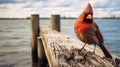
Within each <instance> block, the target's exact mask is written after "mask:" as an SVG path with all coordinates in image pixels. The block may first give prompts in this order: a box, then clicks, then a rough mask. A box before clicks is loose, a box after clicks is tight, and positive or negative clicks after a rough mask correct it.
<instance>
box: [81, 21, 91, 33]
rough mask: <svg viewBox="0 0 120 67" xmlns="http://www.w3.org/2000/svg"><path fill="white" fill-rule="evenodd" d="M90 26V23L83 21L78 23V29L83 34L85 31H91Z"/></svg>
mask: <svg viewBox="0 0 120 67" xmlns="http://www.w3.org/2000/svg"><path fill="white" fill-rule="evenodd" d="M91 28H92V24H86V23H83V24H80V27H79V31H80V32H81V33H82V34H85V33H88V32H90V31H91Z"/></svg>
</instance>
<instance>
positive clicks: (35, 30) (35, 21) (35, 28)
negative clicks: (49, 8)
mask: <svg viewBox="0 0 120 67" xmlns="http://www.w3.org/2000/svg"><path fill="white" fill-rule="evenodd" d="M31 28H32V45H31V46H32V63H33V65H36V64H37V63H38V53H37V37H38V36H39V15H37V14H32V15H31Z"/></svg>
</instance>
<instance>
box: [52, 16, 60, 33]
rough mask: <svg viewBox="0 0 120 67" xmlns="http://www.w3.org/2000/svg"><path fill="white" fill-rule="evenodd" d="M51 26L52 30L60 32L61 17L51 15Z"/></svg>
mask: <svg viewBox="0 0 120 67" xmlns="http://www.w3.org/2000/svg"><path fill="white" fill-rule="evenodd" d="M51 26H52V30H57V31H59V32H60V15H51Z"/></svg>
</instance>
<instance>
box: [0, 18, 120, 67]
mask: <svg viewBox="0 0 120 67" xmlns="http://www.w3.org/2000/svg"><path fill="white" fill-rule="evenodd" d="M75 21H76V20H75V19H65V20H61V32H63V33H66V34H68V35H70V36H71V37H73V38H76V37H75V34H74V31H73V25H74V22H75ZM95 21H96V23H97V24H98V26H99V28H100V30H101V32H102V34H103V36H104V40H105V46H106V47H107V48H108V50H109V51H110V52H111V53H113V54H115V55H117V56H120V49H119V48H120V45H119V44H120V34H119V33H120V19H95ZM40 24H41V25H50V20H40ZM30 35H31V28H30V20H0V65H2V66H3V67H4V63H5V64H7V63H6V62H8V60H9V61H10V62H11V61H12V60H13V59H12V58H13V57H12V56H13V55H14V58H15V57H18V53H21V54H22V55H19V56H21V58H24V57H25V56H28V55H30V51H31V48H30V47H31V42H30V40H31V36H30ZM24 54H25V55H24ZM23 56H24V57H23ZM11 57H12V58H11ZM28 57H29V58H27V59H23V61H25V60H29V62H27V61H26V63H30V62H31V61H30V58H31V56H28ZM6 58H9V59H6ZM1 59H2V60H1ZM18 60H20V59H18ZM2 61H4V63H1V62H2ZM21 61H22V60H21ZM19 62H20V61H19ZM8 63H9V62H8ZM11 64H12V63H11ZM0 67H1V66H0ZM28 67H29V66H28Z"/></svg>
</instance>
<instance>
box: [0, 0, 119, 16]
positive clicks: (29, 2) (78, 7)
mask: <svg viewBox="0 0 120 67" xmlns="http://www.w3.org/2000/svg"><path fill="white" fill-rule="evenodd" d="M88 3H90V4H91V5H92V7H93V11H94V17H110V16H117V17H120V0H0V17H4V18H25V17H30V16H31V14H39V15H40V17H50V16H51V15H52V14H59V15H61V16H62V17H78V16H79V15H80V14H81V12H82V11H83V10H84V9H85V7H86V6H87V4H88Z"/></svg>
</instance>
